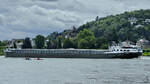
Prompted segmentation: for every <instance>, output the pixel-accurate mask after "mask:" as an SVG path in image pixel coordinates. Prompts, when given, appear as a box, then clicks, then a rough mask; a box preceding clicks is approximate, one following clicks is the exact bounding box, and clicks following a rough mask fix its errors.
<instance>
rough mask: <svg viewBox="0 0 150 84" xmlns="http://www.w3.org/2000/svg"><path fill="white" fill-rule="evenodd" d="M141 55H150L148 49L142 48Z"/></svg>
mask: <svg viewBox="0 0 150 84" xmlns="http://www.w3.org/2000/svg"><path fill="white" fill-rule="evenodd" d="M142 55H143V56H150V49H145V50H143V54H142Z"/></svg>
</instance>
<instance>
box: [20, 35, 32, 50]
mask: <svg viewBox="0 0 150 84" xmlns="http://www.w3.org/2000/svg"><path fill="white" fill-rule="evenodd" d="M22 48H23V49H30V48H32V44H31V40H30V38H29V37H26V38H25V40H24V41H23V45H22Z"/></svg>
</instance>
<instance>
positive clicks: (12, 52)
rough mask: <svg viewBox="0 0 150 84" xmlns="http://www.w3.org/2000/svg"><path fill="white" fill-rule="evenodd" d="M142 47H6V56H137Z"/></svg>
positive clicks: (140, 53) (139, 54)
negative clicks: (99, 48) (104, 48)
mask: <svg viewBox="0 0 150 84" xmlns="http://www.w3.org/2000/svg"><path fill="white" fill-rule="evenodd" d="M141 55H142V49H141V48H140V47H138V46H136V45H128V46H123V45H116V44H115V45H112V46H110V47H109V49H108V50H98V49H6V50H5V56H6V57H30V58H99V59H100V58H137V57H139V56H141Z"/></svg>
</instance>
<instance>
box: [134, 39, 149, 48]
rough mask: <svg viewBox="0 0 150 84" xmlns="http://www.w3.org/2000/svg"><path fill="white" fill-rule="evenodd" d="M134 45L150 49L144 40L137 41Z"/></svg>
mask: <svg viewBox="0 0 150 84" xmlns="http://www.w3.org/2000/svg"><path fill="white" fill-rule="evenodd" d="M136 45H138V46H141V47H142V48H143V49H148V48H150V42H149V41H148V40H146V39H145V38H143V39H140V40H139V41H137V43H136Z"/></svg>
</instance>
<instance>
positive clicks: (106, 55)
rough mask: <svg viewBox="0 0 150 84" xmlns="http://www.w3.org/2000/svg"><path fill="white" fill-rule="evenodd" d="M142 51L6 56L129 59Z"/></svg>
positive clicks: (136, 56)
mask: <svg viewBox="0 0 150 84" xmlns="http://www.w3.org/2000/svg"><path fill="white" fill-rule="evenodd" d="M141 55H142V53H105V52H103V53H100V54H90V53H89V54H86V53H84V54H83V53H80V54H72V53H61V54H60V53H55V54H50V53H49V54H44V53H39V54H35V53H24V54H22V53H15V52H6V53H5V56H6V57H29V58H93V59H113V58H120V59H131V58H138V57H139V56H141Z"/></svg>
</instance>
